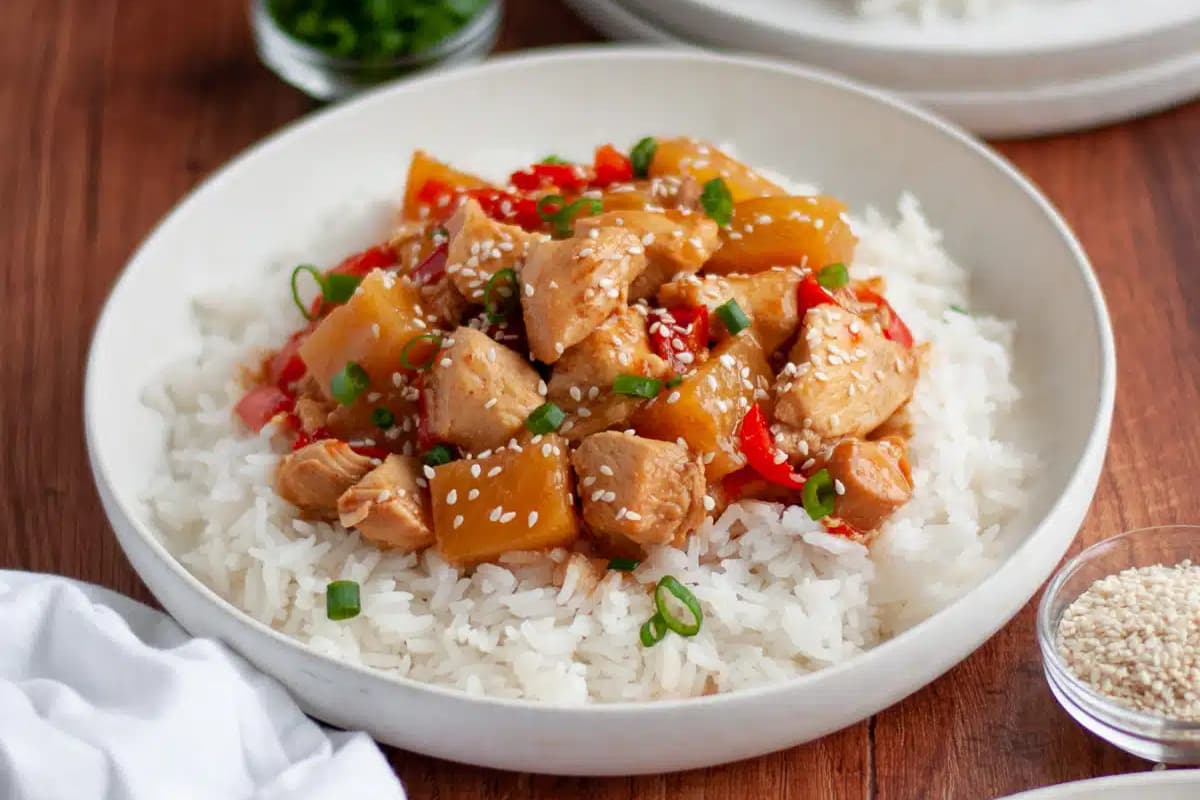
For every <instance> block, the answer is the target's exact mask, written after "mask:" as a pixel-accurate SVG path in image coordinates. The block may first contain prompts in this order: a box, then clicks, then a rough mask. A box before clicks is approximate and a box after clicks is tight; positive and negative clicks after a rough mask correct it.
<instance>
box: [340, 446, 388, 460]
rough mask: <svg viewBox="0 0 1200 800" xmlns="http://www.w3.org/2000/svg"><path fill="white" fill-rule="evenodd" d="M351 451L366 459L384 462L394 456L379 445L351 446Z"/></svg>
mask: <svg viewBox="0 0 1200 800" xmlns="http://www.w3.org/2000/svg"><path fill="white" fill-rule="evenodd" d="M350 449H351V450H353V451H354V452H356V453H358V454H359V455H360V456H364V457H366V458H378V459H379V460H380V461H383V460H384V459H385V458H387V457H388V456H390V455H391V454H392V451H391V450H388V449H387V448H386V447H384V446H382V445H378V444H351V445H350Z"/></svg>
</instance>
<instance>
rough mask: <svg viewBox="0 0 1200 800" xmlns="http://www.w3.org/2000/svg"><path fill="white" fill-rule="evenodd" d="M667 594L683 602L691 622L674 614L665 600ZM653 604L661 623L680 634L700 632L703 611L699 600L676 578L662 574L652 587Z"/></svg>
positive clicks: (687, 634)
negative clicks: (689, 614)
mask: <svg viewBox="0 0 1200 800" xmlns="http://www.w3.org/2000/svg"><path fill="white" fill-rule="evenodd" d="M668 594H669V595H672V596H674V597H675V599H676V600H678V601H679V602H681V603H683V605H684V607H685V608H687V610H688V611H689V612H690V613H691V615H692V621H691V622H686V621H684V620H682V619H680V618H679V617H677V616H675V613H674V612H673V611H672V610H671V607H670V605H669V603H668V600H667V595H668ZM654 605H655V607H656V608H657V609H658V615H657V616H659V617H661V618H662V621H663V623H664V624H665V625H666V626H667V627H668V628H670V629H671V630H673V631H675V632H676V633H678V634H679V635H680V636H695V635H696V634H697V633H699V632H700V625H701V624H702V623H703V622H704V612H703V611H701V610H700V601H699V600H697V599H696V595H694V594H692V590H691V589H689V588H687V587H686V586H684V585H683V584H682V583H680V582H679V581H678V580H676V579H675V577H674V576H671V575H664V576H663V578H662V580H660V581H659V582H658V585H657V586H655V587H654Z"/></svg>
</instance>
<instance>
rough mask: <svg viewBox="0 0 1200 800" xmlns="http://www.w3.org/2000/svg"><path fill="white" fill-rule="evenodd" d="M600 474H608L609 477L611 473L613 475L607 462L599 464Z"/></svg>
mask: <svg viewBox="0 0 1200 800" xmlns="http://www.w3.org/2000/svg"><path fill="white" fill-rule="evenodd" d="M600 474H601V475H608V476H609V477H612V475H613V470H612V467H610V466H609V465H608V464H601V465H600Z"/></svg>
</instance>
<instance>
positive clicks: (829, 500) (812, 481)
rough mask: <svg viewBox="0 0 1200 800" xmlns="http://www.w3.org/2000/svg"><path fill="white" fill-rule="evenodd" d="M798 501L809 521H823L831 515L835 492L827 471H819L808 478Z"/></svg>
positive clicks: (835, 496) (831, 478) (835, 497)
mask: <svg viewBox="0 0 1200 800" xmlns="http://www.w3.org/2000/svg"><path fill="white" fill-rule="evenodd" d="M800 500H801V502H802V503H803V504H804V510H805V511H806V512H808V516H809V518H810V519H824V518H825V517H828V516H829V515H830V514H832V513H833V508H834V502H835V501H836V500H837V492H836V491H834V486H833V476H831V475H830V474H829V470H827V469H821V470H817V471H816V472H814V473H813V474H812V475H810V476H809V478H808V480H807V481H805V482H804V488H803V489H801V490H800Z"/></svg>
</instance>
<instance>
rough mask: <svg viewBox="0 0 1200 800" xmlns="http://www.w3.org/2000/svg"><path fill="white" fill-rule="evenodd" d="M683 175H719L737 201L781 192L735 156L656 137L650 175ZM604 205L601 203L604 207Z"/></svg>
mask: <svg viewBox="0 0 1200 800" xmlns="http://www.w3.org/2000/svg"><path fill="white" fill-rule="evenodd" d="M665 175H683V176H687V177H691V178H694V179H695V180H697V181H698V182H699V183H701V184H703V183H706V182H708V181H710V180H712V179H713V178H722V179H724V181H725V185H726V186H727V187H728V188H729V193H730V194H731V195H733V201H734V202H735V203H736V202H740V201H742V200H746V199H749V198H751V197H770V196H774V195H781V194H783V193H784V191H783V189H781V188H780V187H778V186H776V185H775V184H774V183H772V182H771V181H769V180H767V179H766V178H764V177H763V176H762V175H759V174H758V172H756V171H755V170H754V169H752V168H750V167H748V166H746V165H745V164H743V163H742V162H740V161H738V160H737V159H735V158H733V157H731V156H728V155H726V154H725V153H722V152H721V151H720V150H718V149H717V148H715V147H713V146H712V145H710V144H705V143H704V142H700V141H697V140H695V139H687V138H679V139H659V140H658V148H657V149H656V150H655V151H654V160H653V161H652V162H651V163H650V177H652V178H656V177H661V176H665ZM607 208H608V206H605V209H607Z"/></svg>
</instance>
